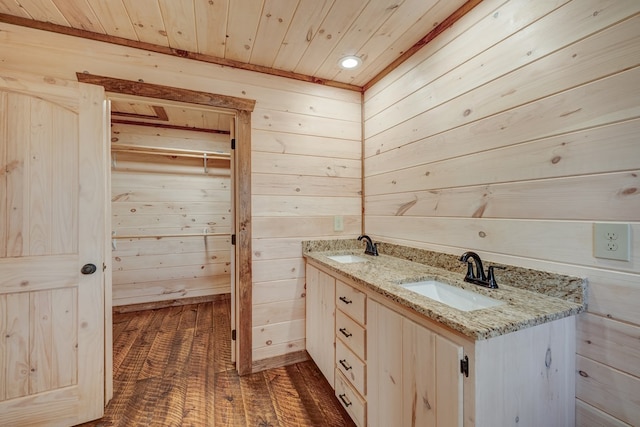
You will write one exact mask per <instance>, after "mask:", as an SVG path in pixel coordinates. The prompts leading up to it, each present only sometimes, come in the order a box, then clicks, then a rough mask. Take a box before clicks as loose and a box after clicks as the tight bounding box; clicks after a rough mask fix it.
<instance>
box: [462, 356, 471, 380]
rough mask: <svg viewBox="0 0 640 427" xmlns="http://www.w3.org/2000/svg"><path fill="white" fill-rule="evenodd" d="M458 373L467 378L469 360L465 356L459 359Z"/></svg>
mask: <svg viewBox="0 0 640 427" xmlns="http://www.w3.org/2000/svg"><path fill="white" fill-rule="evenodd" d="M460 373H461V374H464V376H465V377H468V376H469V358H468V357H467V356H465V357H464V359H460Z"/></svg>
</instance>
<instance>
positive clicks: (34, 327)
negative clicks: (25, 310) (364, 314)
mask: <svg viewBox="0 0 640 427" xmlns="http://www.w3.org/2000/svg"><path fill="white" fill-rule="evenodd" d="M52 292H53V291H40V292H30V294H29V297H30V298H29V300H30V301H29V328H30V330H29V340H30V344H29V370H30V374H29V394H35V393H41V392H43V391H47V390H51V389H53V388H54V384H53V382H52V378H51V377H52V375H51V374H52V366H51V362H52V356H53V340H52V338H53V324H52V304H51V297H52Z"/></svg>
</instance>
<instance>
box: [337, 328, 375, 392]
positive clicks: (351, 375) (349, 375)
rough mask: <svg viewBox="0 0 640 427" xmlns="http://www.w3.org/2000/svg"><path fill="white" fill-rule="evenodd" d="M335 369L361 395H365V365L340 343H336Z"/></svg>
mask: <svg viewBox="0 0 640 427" xmlns="http://www.w3.org/2000/svg"><path fill="white" fill-rule="evenodd" d="M336 367H337V368H338V369H339V370H340V371H341V372H342V373H343V374H344V376H345V378H346V379H347V380H348V381H349V382H350V383H351V385H352V386H353V387H354V388H355V389H356V390H357V391H358V393H360V394H361V395H363V396H365V395H366V390H365V380H366V378H367V372H366V365H365V363H364V362H363V361H362V360H360V359H359V358H358V357H357V356H356V355H355V354H354V353H353V352H352V351H351V350H349V349H348V348H347V346H346V345H344V344H343V343H342V341H340V340H337V341H336Z"/></svg>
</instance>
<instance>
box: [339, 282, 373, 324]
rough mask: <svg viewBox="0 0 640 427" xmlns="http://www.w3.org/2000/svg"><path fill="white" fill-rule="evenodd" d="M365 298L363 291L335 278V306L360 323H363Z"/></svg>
mask: <svg viewBox="0 0 640 427" xmlns="http://www.w3.org/2000/svg"><path fill="white" fill-rule="evenodd" d="M366 299H367V296H366V295H365V294H364V293H362V292H360V291H359V290H357V289H354V288H352V287H351V286H349V285H347V284H346V283H343V282H341V281H340V280H336V307H338V308H339V309H340V310H342V311H343V312H344V313H346V314H348V315H349V316H350V317H351V318H352V319H353V320H355V321H356V322H358V323H360V324H361V325H364V324H365V313H366V307H365V304H366Z"/></svg>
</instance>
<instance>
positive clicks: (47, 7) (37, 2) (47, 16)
mask: <svg viewBox="0 0 640 427" xmlns="http://www.w3.org/2000/svg"><path fill="white" fill-rule="evenodd" d="M20 6H21V7H22V8H23V9H24V10H25V11H27V13H28V14H29V16H30V17H31V19H35V20H36V21H42V22H51V23H53V24H58V25H65V26H70V24H69V22H68V21H67V19H66V18H65V17H64V16H63V15H62V13H61V12H60V11H59V10H58V8H57V7H56V5H55V4H54V3H53V2H52V1H51V0H24V1H20Z"/></svg>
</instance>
